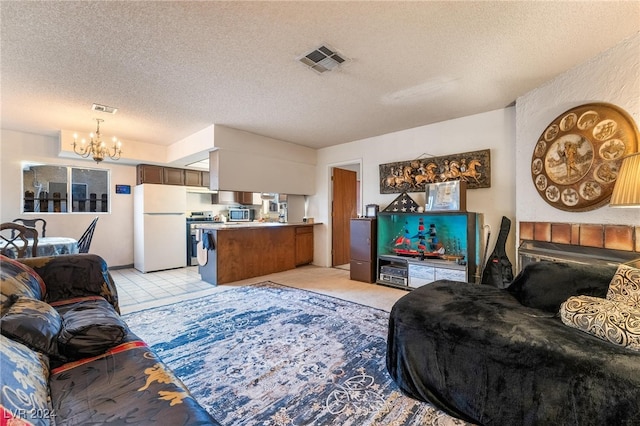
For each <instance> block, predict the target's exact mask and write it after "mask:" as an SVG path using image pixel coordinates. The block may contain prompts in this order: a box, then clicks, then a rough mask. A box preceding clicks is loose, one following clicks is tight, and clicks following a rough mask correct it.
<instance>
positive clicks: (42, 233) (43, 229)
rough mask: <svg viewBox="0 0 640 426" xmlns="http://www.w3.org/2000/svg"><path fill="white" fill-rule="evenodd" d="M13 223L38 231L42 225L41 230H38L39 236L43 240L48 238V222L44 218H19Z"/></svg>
mask: <svg viewBox="0 0 640 426" xmlns="http://www.w3.org/2000/svg"><path fill="white" fill-rule="evenodd" d="M13 221H14V222H16V223H19V224H21V225H24V226H28V227H30V228H36V229H38V224H40V229H39V230H38V236H39V237H43V238H44V237H46V236H47V221H46V220H44V219H42V218H39V217H38V218H35V219H23V218H21V217H19V218H18V219H13Z"/></svg>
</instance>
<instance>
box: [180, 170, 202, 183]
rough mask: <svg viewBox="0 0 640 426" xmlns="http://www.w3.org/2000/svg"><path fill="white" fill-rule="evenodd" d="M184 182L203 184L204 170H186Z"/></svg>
mask: <svg viewBox="0 0 640 426" xmlns="http://www.w3.org/2000/svg"><path fill="white" fill-rule="evenodd" d="M184 184H185V185H187V186H202V172H201V171H199V170H188V169H185V170H184Z"/></svg>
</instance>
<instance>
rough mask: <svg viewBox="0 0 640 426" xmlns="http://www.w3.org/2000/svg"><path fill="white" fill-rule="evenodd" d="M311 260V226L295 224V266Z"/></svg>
mask: <svg viewBox="0 0 640 426" xmlns="http://www.w3.org/2000/svg"><path fill="white" fill-rule="evenodd" d="M311 262H313V226H296V266H300V265H306V264H308V263H311Z"/></svg>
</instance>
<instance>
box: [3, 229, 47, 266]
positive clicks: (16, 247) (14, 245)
mask: <svg viewBox="0 0 640 426" xmlns="http://www.w3.org/2000/svg"><path fill="white" fill-rule="evenodd" d="M29 239H31V240H32V241H31V244H29ZM0 253H2V254H3V255H5V256H7V257H10V258H12V259H20V258H23V257H36V256H37V255H38V230H37V229H36V228H30V227H28V226H23V225H20V224H18V223H14V222H5V223H2V224H0ZM28 254H29V255H30V256H27V255H28Z"/></svg>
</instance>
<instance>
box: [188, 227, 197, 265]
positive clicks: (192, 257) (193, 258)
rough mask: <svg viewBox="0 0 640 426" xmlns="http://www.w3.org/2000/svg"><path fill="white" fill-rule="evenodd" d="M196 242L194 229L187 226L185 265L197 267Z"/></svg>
mask: <svg viewBox="0 0 640 426" xmlns="http://www.w3.org/2000/svg"><path fill="white" fill-rule="evenodd" d="M197 256H198V242H197V241H196V229H195V227H194V226H193V225H189V232H188V233H187V265H188V266H196V265H198V257H197Z"/></svg>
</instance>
